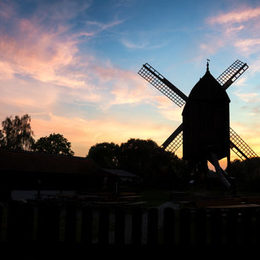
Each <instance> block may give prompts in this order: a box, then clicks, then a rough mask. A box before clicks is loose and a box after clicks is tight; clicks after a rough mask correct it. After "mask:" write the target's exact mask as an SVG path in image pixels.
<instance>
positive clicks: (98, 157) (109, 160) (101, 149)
mask: <svg viewBox="0 0 260 260" xmlns="http://www.w3.org/2000/svg"><path fill="white" fill-rule="evenodd" d="M119 153H120V148H119V145H117V144H114V143H108V142H104V143H99V144H96V145H94V146H92V147H91V148H90V149H89V152H88V155H87V157H88V158H91V159H93V160H94V161H95V162H96V163H97V164H99V165H100V166H101V167H103V168H110V169H113V168H114V169H115V168H118V166H119Z"/></svg>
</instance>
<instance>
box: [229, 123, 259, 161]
mask: <svg viewBox="0 0 260 260" xmlns="http://www.w3.org/2000/svg"><path fill="white" fill-rule="evenodd" d="M230 148H231V149H232V151H233V152H234V153H235V154H236V155H237V156H239V157H240V159H242V160H245V159H248V158H252V157H258V155H257V154H256V153H255V152H254V151H253V150H252V149H251V148H250V147H249V145H248V144H247V143H246V142H245V141H244V140H243V139H242V138H241V137H240V136H239V135H238V134H237V133H236V132H235V131H234V130H233V129H232V128H231V127H230Z"/></svg>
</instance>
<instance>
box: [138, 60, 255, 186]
mask: <svg viewBox="0 0 260 260" xmlns="http://www.w3.org/2000/svg"><path fill="white" fill-rule="evenodd" d="M247 69H248V65H247V64H246V63H244V62H241V61H240V60H236V61H235V62H234V63H233V64H231V66H229V67H228V68H227V69H226V70H225V71H224V72H223V73H222V74H221V75H220V76H219V77H218V78H216V79H215V78H214V77H213V76H212V75H211V73H210V71H209V60H208V61H207V70H206V73H205V75H204V76H203V77H202V78H201V79H200V80H199V81H198V82H197V83H196V85H195V86H194V87H193V88H192V90H191V92H190V94H189V96H186V95H185V94H184V93H183V92H182V91H181V90H180V89H178V88H177V87H176V86H174V85H173V84H172V83H171V82H170V81H168V80H167V79H166V78H165V77H164V76H163V75H161V74H160V73H159V72H158V71H156V70H155V69H154V68H153V67H152V66H151V65H149V64H148V63H146V64H144V65H143V66H142V68H141V69H140V70H139V72H138V74H139V75H140V76H142V77H143V78H144V79H145V80H147V81H148V82H149V83H150V84H152V85H153V86H154V87H155V88H157V89H158V90H159V91H160V92H161V93H162V94H164V95H165V96H167V97H168V98H169V99H170V100H171V101H172V102H174V103H175V104H176V105H177V106H179V107H182V106H184V108H183V112H182V118H183V122H182V123H181V124H180V125H179V127H177V129H176V130H175V131H174V132H173V133H172V134H171V135H170V136H169V137H168V138H167V139H166V140H165V142H164V143H163V144H162V147H163V148H164V149H165V150H167V151H170V152H173V153H175V152H176V151H177V150H178V148H179V147H180V146H181V145H183V159H185V160H188V161H189V162H190V163H191V164H192V165H193V167H194V169H195V168H198V167H200V170H201V169H204V171H206V170H207V171H208V167H207V161H209V162H210V163H211V164H212V165H213V166H214V167H215V170H216V172H217V173H218V176H219V177H220V179H221V181H222V182H223V184H224V185H225V186H226V187H227V188H230V187H231V182H232V181H231V178H230V177H229V176H228V174H227V173H226V172H225V171H224V170H223V169H222V168H221V167H220V164H219V160H221V159H222V158H227V161H228V165H229V164H230V149H231V150H232V151H233V152H234V153H235V154H236V155H237V156H239V157H240V158H241V159H242V160H245V159H248V158H251V157H257V154H256V153H255V152H254V151H253V150H252V149H251V148H250V147H249V145H248V144H247V143H246V142H245V141H244V140H243V139H242V138H241V137H240V136H239V135H238V134H237V133H236V132H235V131H234V130H233V129H232V128H231V127H230V117H229V103H230V99H229V97H228V95H227V93H226V89H227V88H228V87H230V86H231V85H232V84H233V83H234V82H235V81H236V80H237V79H238V78H239V77H240V76H241V75H242V74H243V73H244V72H245V71H246V70H247Z"/></svg>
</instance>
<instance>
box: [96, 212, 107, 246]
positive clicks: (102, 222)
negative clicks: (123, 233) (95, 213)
mask: <svg viewBox="0 0 260 260" xmlns="http://www.w3.org/2000/svg"><path fill="white" fill-rule="evenodd" d="M108 239H109V210H108V208H102V209H100V211H99V229H98V244H99V245H102V246H104V245H108Z"/></svg>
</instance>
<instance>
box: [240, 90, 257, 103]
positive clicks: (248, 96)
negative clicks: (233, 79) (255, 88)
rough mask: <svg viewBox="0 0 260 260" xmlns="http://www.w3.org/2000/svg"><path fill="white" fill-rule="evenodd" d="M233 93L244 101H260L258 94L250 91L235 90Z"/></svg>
mask: <svg viewBox="0 0 260 260" xmlns="http://www.w3.org/2000/svg"><path fill="white" fill-rule="evenodd" d="M235 95H236V96H238V97H239V98H240V99H242V100H243V101H244V102H247V103H259V102H260V94H259V93H255V92H251V93H241V92H235Z"/></svg>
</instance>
